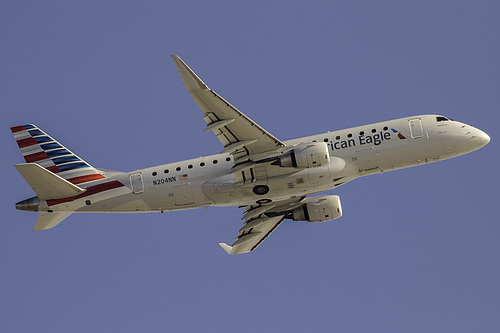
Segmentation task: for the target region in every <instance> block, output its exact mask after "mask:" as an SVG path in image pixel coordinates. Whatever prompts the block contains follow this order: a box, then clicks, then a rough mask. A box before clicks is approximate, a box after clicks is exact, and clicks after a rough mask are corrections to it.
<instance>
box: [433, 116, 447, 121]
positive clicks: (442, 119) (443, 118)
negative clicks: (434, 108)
mask: <svg viewBox="0 0 500 333" xmlns="http://www.w3.org/2000/svg"><path fill="white" fill-rule="evenodd" d="M436 120H437V121H438V122H439V121H449V120H450V119H448V118H446V117H443V116H438V117H436Z"/></svg>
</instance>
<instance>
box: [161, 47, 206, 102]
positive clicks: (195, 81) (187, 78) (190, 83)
mask: <svg viewBox="0 0 500 333" xmlns="http://www.w3.org/2000/svg"><path fill="white" fill-rule="evenodd" d="M170 57H171V58H172V60H174V63H175V66H176V67H177V70H178V71H179V74H181V78H182V81H184V84H185V85H186V88H187V90H188V91H189V92H190V93H192V92H195V91H200V90H209V88H208V87H207V85H206V84H205V83H204V82H203V81H202V80H201V79H200V78H199V77H198V75H196V74H195V72H193V70H192V69H191V68H189V67H188V65H186V63H185V62H184V61H182V59H181V58H179V56H177V55H171V56H170Z"/></svg>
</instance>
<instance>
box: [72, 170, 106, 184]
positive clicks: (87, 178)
mask: <svg viewBox="0 0 500 333" xmlns="http://www.w3.org/2000/svg"><path fill="white" fill-rule="evenodd" d="M103 178H106V177H104V176H103V175H101V174H99V173H95V174H93V175H85V176H79V177H74V178H70V179H67V181H69V182H71V183H73V184H75V185H76V184H81V183H86V182H90V181H93V180H98V179H103Z"/></svg>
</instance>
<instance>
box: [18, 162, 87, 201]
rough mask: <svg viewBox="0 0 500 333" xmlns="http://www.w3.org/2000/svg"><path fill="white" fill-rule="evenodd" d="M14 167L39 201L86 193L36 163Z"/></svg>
mask: <svg viewBox="0 0 500 333" xmlns="http://www.w3.org/2000/svg"><path fill="white" fill-rule="evenodd" d="M15 167H16V169H17V171H19V173H20V174H21V176H23V178H24V180H26V182H27V183H28V185H29V186H30V187H31V188H32V189H33V191H34V192H35V193H36V195H37V196H38V197H39V198H40V200H50V199H61V198H67V197H72V196H76V195H79V194H81V193H83V192H85V191H86V190H85V189H83V188H80V187H78V186H76V185H74V184H72V183H70V182H69V181H67V180H66V179H64V178H61V177H59V176H58V175H56V174H55V173H53V172H50V171H49V170H47V169H45V168H44V167H42V166H40V165H38V164H36V163H25V164H16V165H15Z"/></svg>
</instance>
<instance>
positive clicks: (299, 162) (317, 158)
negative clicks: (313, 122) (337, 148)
mask: <svg viewBox="0 0 500 333" xmlns="http://www.w3.org/2000/svg"><path fill="white" fill-rule="evenodd" d="M328 163H330V154H328V146H327V144H326V142H311V143H302V144H300V145H298V146H296V147H294V148H293V149H291V150H289V151H288V152H286V153H285V154H283V155H281V156H280V158H279V166H281V167H289V168H300V169H308V168H315V167H319V166H322V165H326V164H328ZM276 164H278V163H276Z"/></svg>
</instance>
